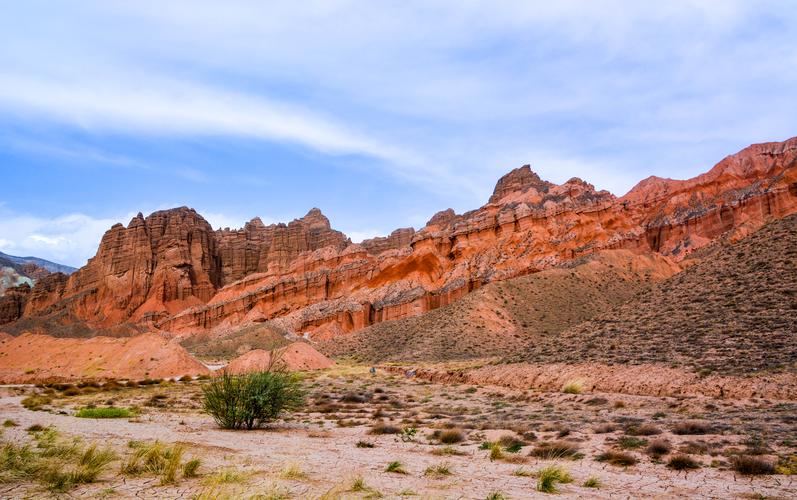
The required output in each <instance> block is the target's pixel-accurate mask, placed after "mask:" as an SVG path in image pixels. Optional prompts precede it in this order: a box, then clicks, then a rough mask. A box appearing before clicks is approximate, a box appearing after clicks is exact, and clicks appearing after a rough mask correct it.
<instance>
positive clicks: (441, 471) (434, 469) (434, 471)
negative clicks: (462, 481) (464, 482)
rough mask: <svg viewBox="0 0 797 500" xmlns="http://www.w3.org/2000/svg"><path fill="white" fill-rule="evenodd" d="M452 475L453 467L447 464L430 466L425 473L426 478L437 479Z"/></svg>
mask: <svg viewBox="0 0 797 500" xmlns="http://www.w3.org/2000/svg"><path fill="white" fill-rule="evenodd" d="M451 474H452V472H451V466H450V465H448V464H447V463H446V462H443V463H441V464H437V465H430V466H429V467H427V468H426V470H424V471H423V475H424V476H431V477H436V478H441V477H444V476H450V475H451Z"/></svg>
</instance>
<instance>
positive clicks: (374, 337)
mask: <svg viewBox="0 0 797 500" xmlns="http://www.w3.org/2000/svg"><path fill="white" fill-rule="evenodd" d="M678 269H679V268H678V267H677V266H675V265H674V264H673V263H671V262H670V261H669V260H667V259H666V258H664V257H662V256H659V255H645V256H642V255H637V254H634V253H632V252H630V251H606V252H601V253H599V254H595V255H592V256H590V257H585V258H581V259H578V260H576V261H573V262H570V263H568V265H567V266H565V267H561V268H556V269H550V270H546V271H542V272H539V273H535V274H531V275H527V276H523V277H519V278H514V279H510V280H505V281H500V282H495V283H490V284H488V285H486V286H484V287H482V288H481V289H479V290H477V291H475V292H473V293H471V294H469V295H467V296H465V297H463V298H462V299H460V300H458V301H456V302H454V303H452V304H449V305H447V306H445V307H442V308H440V309H436V310H433V311H430V312H428V313H426V314H424V315H422V316H417V317H409V318H404V319H400V320H395V321H388V322H384V323H378V324H376V325H373V326H371V327H368V328H365V329H363V330H361V331H358V332H355V333H353V334H351V335H348V336H340V337H336V338H334V339H332V340H330V341H324V342H321V343H320V344H319V347H320V350H321V351H322V352H324V353H326V354H329V355H333V356H342V357H352V358H354V359H356V360H359V361H368V362H379V361H450V360H457V359H469V358H478V357H486V356H505V355H506V354H507V353H508V352H518V351H522V350H524V349H525V348H526V346H528V345H529V344H533V343H538V342H541V341H543V340H544V339H546V338H551V337H554V336H556V335H558V334H559V333H560V332H562V331H563V330H565V329H566V328H569V327H571V326H573V325H576V324H578V323H581V322H583V321H585V320H587V319H590V318H592V317H595V316H597V315H599V314H601V313H603V312H606V311H608V310H610V309H611V308H612V307H613V306H615V305H617V304H620V303H622V302H625V301H627V300H629V299H630V298H631V297H633V296H634V295H635V294H636V293H638V292H640V291H641V290H644V289H646V288H647V287H649V286H650V285H651V284H652V283H653V282H655V281H658V280H661V279H664V278H665V277H669V276H671V275H672V274H673V273H675V272H676V271H677V270H678Z"/></svg>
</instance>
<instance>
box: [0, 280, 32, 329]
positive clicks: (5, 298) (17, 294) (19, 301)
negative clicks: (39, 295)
mask: <svg viewBox="0 0 797 500" xmlns="http://www.w3.org/2000/svg"><path fill="white" fill-rule="evenodd" d="M29 296H30V285H28V284H27V283H23V284H21V285H18V286H13V287H11V288H9V289H7V290H6V291H5V294H3V295H2V296H0V325H2V324H4V323H10V322H12V321H16V320H18V319H19V318H21V317H22V313H24V312H25V304H27V303H28V297H29Z"/></svg>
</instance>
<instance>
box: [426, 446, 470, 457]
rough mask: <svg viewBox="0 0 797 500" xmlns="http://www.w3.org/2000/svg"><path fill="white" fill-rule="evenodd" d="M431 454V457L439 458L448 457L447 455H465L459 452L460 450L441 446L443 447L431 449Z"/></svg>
mask: <svg viewBox="0 0 797 500" xmlns="http://www.w3.org/2000/svg"><path fill="white" fill-rule="evenodd" d="M431 453H432V455H437V456H441V457H445V456H449V455H457V456H462V455H466V454H467V453H465V452H464V451H460V450H458V449H456V448H454V447H453V446H443V447H440V448H435V449H433V450H432V451H431Z"/></svg>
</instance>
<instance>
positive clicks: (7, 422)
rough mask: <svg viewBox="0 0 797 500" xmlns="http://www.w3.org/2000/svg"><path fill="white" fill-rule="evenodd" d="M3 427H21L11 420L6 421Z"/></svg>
mask: <svg viewBox="0 0 797 500" xmlns="http://www.w3.org/2000/svg"><path fill="white" fill-rule="evenodd" d="M3 427H19V424H18V423H16V422H15V421H13V420H11V419H6V420H5V421H4V422H3Z"/></svg>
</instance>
